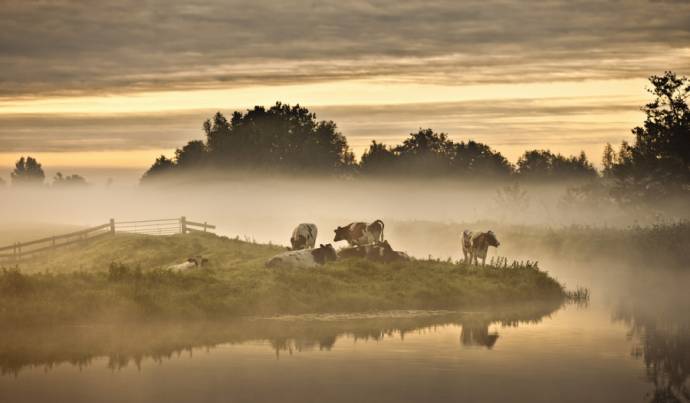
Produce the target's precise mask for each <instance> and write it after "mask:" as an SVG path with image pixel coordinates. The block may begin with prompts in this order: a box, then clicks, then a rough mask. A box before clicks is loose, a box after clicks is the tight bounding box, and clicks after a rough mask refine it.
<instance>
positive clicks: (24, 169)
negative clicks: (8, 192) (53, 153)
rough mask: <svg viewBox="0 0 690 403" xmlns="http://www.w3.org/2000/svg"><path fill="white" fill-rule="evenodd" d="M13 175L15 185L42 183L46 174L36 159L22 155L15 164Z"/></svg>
mask: <svg viewBox="0 0 690 403" xmlns="http://www.w3.org/2000/svg"><path fill="white" fill-rule="evenodd" d="M11 176H12V184H13V185H41V184H43V181H44V179H45V176H46V175H45V173H44V172H43V168H42V167H41V164H39V163H38V161H36V159H34V158H32V157H26V158H24V157H21V158H19V160H18V161H17V162H16V163H15V164H14V170H13V171H12V175H11Z"/></svg>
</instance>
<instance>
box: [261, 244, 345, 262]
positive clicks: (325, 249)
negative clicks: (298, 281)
mask: <svg viewBox="0 0 690 403" xmlns="http://www.w3.org/2000/svg"><path fill="white" fill-rule="evenodd" d="M337 258H338V255H337V254H336V253H335V248H333V245H331V244H328V245H320V246H319V247H318V248H311V249H300V250H292V251H289V252H283V253H280V254H278V255H276V256H274V257H272V258H271V259H269V261H268V262H266V267H272V268H274V267H298V268H310V267H317V266H323V265H324V264H326V262H332V261H335V260H336V259H337Z"/></svg>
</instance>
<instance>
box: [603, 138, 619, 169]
mask: <svg viewBox="0 0 690 403" xmlns="http://www.w3.org/2000/svg"><path fill="white" fill-rule="evenodd" d="M615 162H616V152H615V151H614V150H613V147H611V143H606V146H604V153H603V155H602V157H601V168H602V174H603V175H604V177H610V176H611V175H612V174H613V165H614V164H615Z"/></svg>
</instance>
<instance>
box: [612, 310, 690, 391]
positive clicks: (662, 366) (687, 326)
mask: <svg viewBox="0 0 690 403" xmlns="http://www.w3.org/2000/svg"><path fill="white" fill-rule="evenodd" d="M613 319H614V320H617V321H623V322H625V323H626V324H627V325H628V326H629V327H630V337H631V338H634V339H635V340H637V341H638V343H637V344H636V345H635V347H634V348H633V351H632V355H633V356H634V357H637V358H642V359H643V361H644V364H645V368H646V375H647V378H648V379H649V381H650V382H652V383H653V384H654V391H653V392H652V393H651V394H650V396H649V401H650V402H655V403H656V402H659V403H661V402H664V403H671V402H689V401H690V385H689V384H690V317H689V316H688V311H687V309H685V308H682V304H681V305H680V306H679V305H677V304H672V305H671V306H670V307H668V309H663V308H662V309H659V307H657V306H655V309H653V310H652V309H650V308H649V305H646V306H641V305H639V304H621V305H620V306H619V307H618V308H617V309H616V310H615V312H614V315H613Z"/></svg>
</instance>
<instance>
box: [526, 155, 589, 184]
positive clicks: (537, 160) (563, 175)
mask: <svg viewBox="0 0 690 403" xmlns="http://www.w3.org/2000/svg"><path fill="white" fill-rule="evenodd" d="M517 173H518V175H519V176H520V177H522V178H525V179H541V180H544V179H547V180H552V179H559V180H560V179H587V178H594V177H596V175H597V171H596V169H594V166H593V165H592V163H590V162H589V160H588V159H587V155H586V154H585V152H584V151H582V152H580V155H578V156H570V157H564V156H563V155H561V154H554V153H552V152H551V151H549V150H530V151H525V153H524V154H523V155H522V156H521V157H520V158H519V159H518V162H517Z"/></svg>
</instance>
